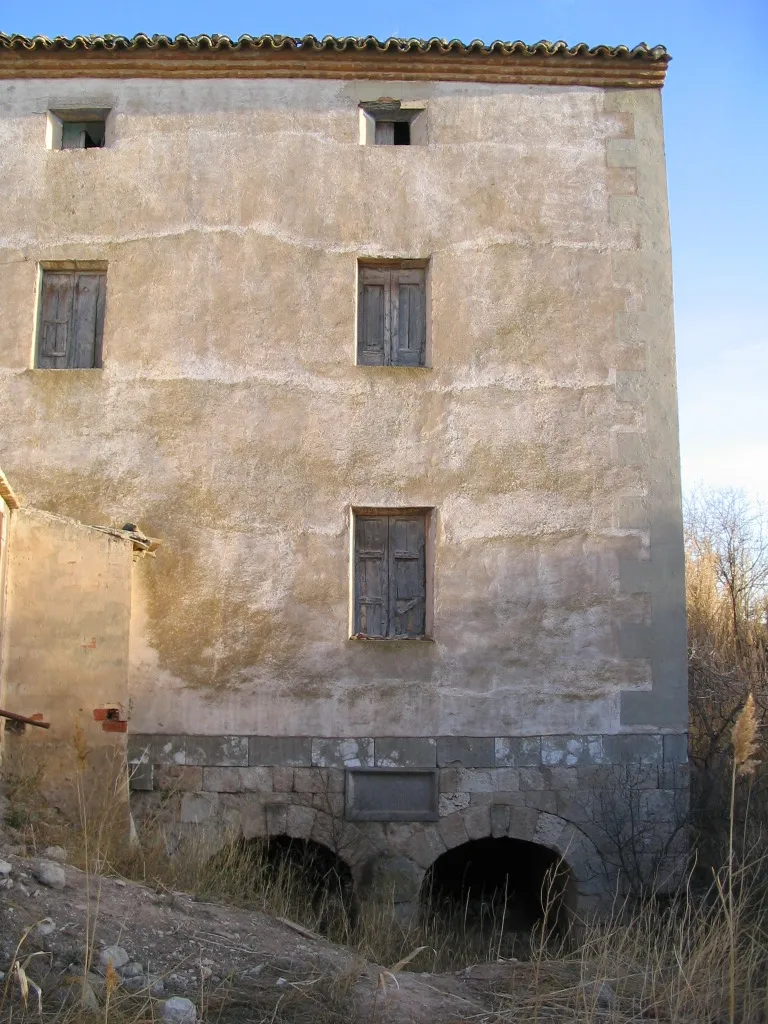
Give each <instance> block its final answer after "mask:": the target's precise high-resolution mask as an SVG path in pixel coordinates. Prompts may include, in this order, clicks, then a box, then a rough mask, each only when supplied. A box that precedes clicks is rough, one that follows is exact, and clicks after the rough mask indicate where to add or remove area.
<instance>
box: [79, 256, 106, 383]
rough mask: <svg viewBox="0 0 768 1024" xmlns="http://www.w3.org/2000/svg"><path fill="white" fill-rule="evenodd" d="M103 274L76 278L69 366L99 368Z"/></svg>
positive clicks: (102, 325)
mask: <svg viewBox="0 0 768 1024" xmlns="http://www.w3.org/2000/svg"><path fill="white" fill-rule="evenodd" d="M105 291H106V274H104V273H96V272H94V273H79V274H76V275H75V303H74V310H73V313H72V327H73V346H72V362H71V364H70V365H71V366H72V367H78V368H81V369H88V368H90V367H96V366H101V340H102V335H103V333H104V297H105Z"/></svg>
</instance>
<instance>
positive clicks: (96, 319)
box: [37, 270, 106, 370]
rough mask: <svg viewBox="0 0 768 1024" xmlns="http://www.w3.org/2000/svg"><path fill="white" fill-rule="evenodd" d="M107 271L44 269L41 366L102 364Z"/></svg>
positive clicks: (89, 365) (50, 367)
mask: <svg viewBox="0 0 768 1024" xmlns="http://www.w3.org/2000/svg"><path fill="white" fill-rule="evenodd" d="M105 293H106V274H105V273H104V272H103V271H79V272H78V271H58V270H45V271H43V282H42V297H41V305H40V327H39V330H38V345H37V366H39V367H41V368H42V369H50V370H64V369H90V368H92V367H96V366H100V365H101V341H102V335H103V333H104V299H105Z"/></svg>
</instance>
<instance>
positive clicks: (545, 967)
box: [0, 712, 768, 1024]
mask: <svg viewBox="0 0 768 1024" xmlns="http://www.w3.org/2000/svg"><path fill="white" fill-rule="evenodd" d="M754 733H755V730H754V728H753V723H752V724H750V721H749V713H748V712H747V713H746V716H745V717H744V719H743V720H742V721H741V723H740V726H739V728H737V729H736V730H735V733H734V736H733V741H734V745H735V748H736V749H735V755H736V756H735V758H734V760H733V764H734V767H735V769H738V768H739V766H741V765H742V764H743V765H746V764H748V763H751V761H752V759H753V756H754V742H755V739H754ZM75 749H76V757H77V759H78V761H79V762H80V765H81V772H80V777H81V778H82V777H84V776H85V766H86V764H87V758H88V754H87V751H86V750H85V749H84V748H83V746H82V743H81V740H77V738H76V743H75ZM15 764H16V768H15V771H16V775H15V776H14V777H13V778H12V779H11V785H10V786H8V785H7V786H6V792H7V794H8V796H9V801H10V813H11V822H12V824H13V825H14V826H15V828H16V831H17V833H18V834H19V836H20V837H21V838H23V840H24V841H25V842H26V843H27V844H29V845H30V846H31V847H32V848H33V849H35V848H37V849H39V848H40V847H42V846H45V845H48V844H50V843H53V842H55V843H57V844H60V845H63V846H65V847H66V848H67V849H68V851H69V852H70V857H71V860H72V862H73V863H76V864H79V865H80V866H83V867H89V868H90V874H91V876H92V877H93V876H98V873H99V872H101V873H105V874H117V875H120V876H122V877H124V878H133V879H136V880H138V881H141V882H144V883H150V884H153V885H155V886H157V887H158V888H162V889H165V890H166V891H167V890H170V891H174V890H181V891H185V892H189V893H192V894H194V895H195V896H197V897H199V898H201V899H205V900H210V901H216V902H220V903H224V904H233V905H237V906H240V907H252V908H254V909H259V910H263V911H266V912H267V913H268V914H270V915H272V916H273V917H276V918H283V919H288V920H290V921H293V922H297V923H299V924H300V925H302V926H303V927H305V928H307V929H309V930H310V931H312V932H319V933H322V934H324V935H326V936H327V937H328V938H329V939H331V940H332V941H333V942H336V943H338V944H339V945H341V946H344V947H346V948H347V949H348V950H350V951H352V952H353V953H354V955H355V956H358V957H360V958H361V960H364V961H368V962H373V963H376V964H380V965H384V967H385V968H386V969H387V970H386V971H384V972H383V973H382V975H381V977H382V979H383V982H382V984H383V985H384V986H387V985H389V986H392V985H393V984H397V979H396V976H397V975H398V974H399V973H401V972H402V971H404V970H408V971H416V972H431V973H433V974H438V973H440V972H455V971H462V970H464V969H465V968H467V967H470V966H471V965H484V966H481V967H479V968H477V969H475V970H472V971H470V972H469V974H468V975H467V977H466V981H465V982H463V984H464V986H465V987H464V988H463V989H462V992H464V991H465V992H466V994H467V996H468V997H471V1000H472V1002H473V1004H474V1005H475V1006H477V1004H478V1003H479V1004H481V1005H482V1006H484V1007H485V1010H484V1012H483V1014H482V1015H478V1013H477V1012H476V1011H473V1012H472V1013H471V1014H470V1015H469V1016H467V1015H466V1014H464V1015H463V1016H462V1014H463V1013H464V1011H463V1009H462V1006H463V1005H464V1004H463V1003H462V1001H461V998H458V997H457V998H456V1001H455V1003H454V1004H453V1008H452V1009H451V1008H450V1007H451V1003H450V997H449V995H448V994H446V996H445V999H446V1004H445V1005H446V1015H445V1017H444V1018H442V1019H443V1020H444V1021H449V1020H450V1021H451V1022H453V1024H459V1022H460V1021H470V1020H473V1021H476V1022H477V1024H480V1022H481V1021H485V1022H487V1024H493V1022H495V1024H523V1022H525V1024H529V1022H534V1024H549V1022H552V1024H554V1022H563V1024H569V1022H574V1024H576V1022H578V1024H598V1022H600V1024H639V1022H641V1021H647V1020H661V1021H668V1022H670V1024H725V1022H726V1021H731V1022H735V1021H739V1022H740V1024H765V1022H767V1021H768V980H767V979H768V913H766V910H767V909H768V908H767V907H766V900H765V895H764V894H765V887H764V883H763V877H764V876H765V869H766V868H767V867H768V860H762V859H761V858H760V857H759V856H756V855H755V854H754V853H753V855H752V857H751V859H748V858H744V857H742V858H741V859H740V860H739V861H738V863H737V861H736V859H735V858H730V859H729V861H728V862H727V863H726V865H725V866H724V868H723V871H722V873H721V875H720V876H719V877H718V879H717V880H716V883H715V884H713V886H712V888H711V890H710V891H709V892H707V893H701V892H699V893H696V894H694V893H693V892H692V891H691V890H690V889H689V890H686V891H684V892H683V893H681V894H680V896H679V898H678V899H677V900H676V901H675V902H674V903H673V904H672V906H668V907H666V908H661V907H660V906H659V905H657V904H655V903H653V902H649V903H647V904H646V905H645V906H644V907H642V908H640V909H630V908H628V907H625V908H619V909H618V910H617V911H616V913H615V914H614V915H613V917H612V918H611V919H610V920H608V921H602V922H596V921H594V922H582V923H581V924H582V927H581V928H580V929H579V930H578V931H572V932H571V933H570V934H569V935H566V936H560V937H558V935H557V933H556V932H555V931H554V930H551V929H547V928H546V926H545V927H541V928H539V929H537V930H534V933H533V934H532V935H528V934H522V935H521V934H519V933H516V932H515V931H514V930H513V929H511V928H510V927H509V926H508V923H507V921H506V919H505V916H504V912H503V903H502V902H501V901H499V902H498V903H496V904H494V902H493V901H491V903H490V904H489V905H488V907H487V913H486V917H485V920H484V921H483V922H482V924H481V925H479V924H478V923H477V922H476V921H474V920H472V919H471V917H470V915H469V913H468V908H467V907H461V906H456V905H453V906H449V907H447V908H446V909H445V910H444V911H441V912H440V913H439V914H424V915H422V917H421V919H417V920H410V921H403V920H402V919H401V918H400V916H399V914H398V908H397V907H395V906H394V905H393V904H392V903H378V904H366V905H365V906H362V907H360V906H357V905H356V904H355V902H354V899H353V898H352V894H351V890H350V887H349V884H348V881H347V880H346V879H345V878H344V877H343V875H341V874H338V873H334V872H330V873H329V872H328V871H327V864H319V865H318V863H317V861H316V860H314V859H313V858H312V857H311V856H305V857H304V858H303V859H302V857H298V858H296V857H285V858H282V859H277V860H275V858H274V857H273V856H272V855H271V854H270V851H269V849H268V848H267V847H266V846H265V845H263V844H261V845H260V844H255V845H250V846H248V845H246V844H243V843H242V842H239V841H237V840H236V839H235V837H232V839H231V841H229V842H226V843H225V844H224V846H223V847H221V848H220V849H218V850H217V851H215V854H214V851H213V849H212V848H211V847H210V846H209V845H208V844H207V843H206V842H205V840H202V839H200V840H191V841H188V842H186V843H183V844H182V845H181V846H179V847H176V848H174V852H173V856H171V854H170V852H169V845H168V840H167V837H166V835H165V833H164V831H163V828H162V826H161V824H160V822H159V821H149V822H147V823H146V827H145V828H144V829H143V831H142V833H141V834H140V836H139V840H140V841H139V843H137V844H131V843H130V842H127V841H126V827H125V816H124V811H125V805H124V803H122V802H121V801H120V800H119V799H116V800H113V806H114V807H115V811H114V815H113V817H112V818H110V817H109V815H106V816H102V817H100V818H99V819H98V824H97V825H96V826H95V827H94V826H92V824H91V819H90V818H89V813H88V800H87V798H86V793H85V790H84V789H83V788H82V784H79V785H80V789H79V791H78V803H79V806H80V811H81V817H80V821H79V822H77V823H75V824H71V823H67V822H65V821H64V820H63V819H62V818H61V817H60V816H56V815H52V816H51V815H49V814H48V813H47V812H46V811H45V807H44V802H43V801H42V800H41V797H40V793H39V790H38V783H39V773H37V774H31V775H29V776H27V777H26V778H25V777H22V775H21V774H20V772H19V768H18V763H17V762H15ZM110 793H111V795H112V797H113V798H114V796H115V793H114V792H113V791H110ZM118 795H119V794H118ZM89 885H90V889H89V892H88V896H87V901H88V905H89V907H90V908H91V912H92V915H93V916H92V918H91V919H90V921H89V924H88V926H87V928H86V933H85V934H84V935H83V944H84V955H83V961H84V963H85V964H86V965H87V964H88V963H89V962H90V961H91V959H92V952H93V949H92V946H93V936H94V933H95V928H94V924H95V919H96V917H97V916H98V913H99V899H100V892H99V884H98V880H96V881H90V882H89ZM723 897H724V898H723ZM551 919H554V914H553V915H552V918H551ZM20 939H21V941H20V943H19V948H18V953H17V955H16V956H15V957H14V963H15V966H14V964H7V965H0V968H1V969H3V970H5V971H6V979H5V982H4V988H0V1020H2V1021H8V1022H11V1021H18V1022H19V1024H25V1022H29V1021H31V1020H32V1019H33V1018H34V1019H35V1020H40V1019H41V1018H40V1015H39V1013H38V1005H37V996H36V992H35V990H34V987H33V986H31V985H27V988H26V992H25V994H26V1006H25V1005H24V1001H23V1000H22V998H21V996H22V994H23V993H24V979H25V978H26V979H27V981H30V980H34V973H35V972H34V968H35V962H34V961H30V960H29V953H28V952H27V943H26V940H25V939H24V937H23V936H20ZM354 980H355V978H354V972H353V974H350V975H349V976H346V975H344V974H343V973H342V974H341V975H339V974H335V975H333V976H331V975H323V974H317V973H312V972H311V971H308V974H307V977H306V978H302V979H301V980H300V981H296V980H295V979H294V980H292V982H291V983H290V984H286V985H285V986H283V987H282V988H276V986H275V984H274V981H271V982H270V983H269V984H262V985H259V984H258V983H253V984H248V983H244V982H242V981H240V982H238V983H237V984H233V983H231V982H227V983H225V984H223V985H220V986H218V987H216V988H215V989H213V990H212V991H208V990H206V989H205V988H204V987H203V988H201V991H200V993H199V995H198V997H197V998H196V1002H197V1004H198V1007H200V1008H201V1010H202V1015H203V1016H204V1018H205V1019H206V1020H207V1021H208V1022H210V1024H213V1022H214V1021H215V1022H219V1021H221V1022H222V1024H224V1022H237V1024H239V1022H245V1021H248V1022H249V1024H250V1022H253V1024H262V1022H263V1024H266V1022H270V1024H341V1022H342V1021H344V1022H348V1021H352V1020H353V1019H359V1020H362V1018H360V1017H356V1018H352V1017H351V1016H350V1012H351V1011H350V1005H351V1004H350V1001H349V992H350V989H351V986H352V985H353V983H354ZM113 981H114V979H113ZM425 984H426V982H425ZM435 984H437V980H436V981H435ZM156 1013H157V1009H156V1004H155V1003H154V1002H153V1001H152V1000H148V999H145V998H138V997H136V996H126V995H125V994H123V993H122V992H121V990H120V989H119V988H117V987H116V986H115V985H114V984H113V985H112V988H111V991H110V992H109V998H108V999H106V1000H103V1001H102V1005H101V1008H100V1009H99V1011H98V1012H90V1013H89V1012H87V1011H84V1010H82V1009H81V1008H80V1007H79V1006H78V1005H77V1000H75V1005H73V1006H68V1007H63V1008H58V1009H55V1010H51V1009H50V1008H49V1007H48V1006H47V1005H46V1004H44V1006H43V1015H42V1016H43V1018H44V1019H45V1020H46V1021H57V1022H58V1021H61V1022H62V1024H75V1022H76V1021H82V1022H83V1024H85V1022H91V1024H93V1022H95V1021H96V1020H101V1021H104V1024H140V1022H144V1021H151V1020H153V1019H154V1016H155V1015H156ZM402 1020H403V1022H404V1024H405V1022H406V1021H408V1020H409V1017H408V1016H407V1015H404V1016H403V1017H402ZM370 1024H376V1017H375V1014H374V1016H372V1017H371V1018H370ZM435 1024H438V1018H435Z"/></svg>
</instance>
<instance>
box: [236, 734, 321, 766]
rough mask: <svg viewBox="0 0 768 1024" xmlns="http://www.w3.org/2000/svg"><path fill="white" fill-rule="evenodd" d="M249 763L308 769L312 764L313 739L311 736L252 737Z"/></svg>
mask: <svg viewBox="0 0 768 1024" xmlns="http://www.w3.org/2000/svg"><path fill="white" fill-rule="evenodd" d="M248 763H249V764H253V765H286V766H288V767H296V768H303V767H307V768H308V767H309V766H310V765H311V764H312V739H311V737H309V736H251V737H250V738H249V740H248Z"/></svg>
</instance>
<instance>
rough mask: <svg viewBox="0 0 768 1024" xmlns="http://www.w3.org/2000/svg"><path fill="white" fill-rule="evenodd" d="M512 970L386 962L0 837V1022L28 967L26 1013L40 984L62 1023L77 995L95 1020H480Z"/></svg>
mask: <svg viewBox="0 0 768 1024" xmlns="http://www.w3.org/2000/svg"><path fill="white" fill-rule="evenodd" d="M89 936H90V939H89ZM33 954H35V955H33ZM14 963H15V964H18V965H20V966H21V968H22V970H21V974H20V973H19V971H18V969H16V970H14ZM514 966H515V965H512V964H486V965H480V966H478V967H476V968H470V969H468V970H465V971H462V972H460V973H458V974H451V975H422V974H416V973H410V972H408V971H407V970H404V969H398V968H397V967H396V966H393V965H389V967H390V969H389V970H387V969H385V968H384V967H382V966H378V965H375V964H370V963H367V962H365V961H363V960H361V959H360V958H359V957H357V956H356V955H355V953H354V952H353V951H350V950H349V949H346V948H343V947H339V946H335V945H333V944H331V943H329V942H327V941H325V940H324V939H323V938H321V937H320V936H318V935H315V934H313V933H312V932H309V931H307V930H306V929H304V928H302V927H300V926H298V925H296V924H293V923H292V922H287V921H281V920H276V919H273V918H270V917H268V916H266V915H264V914H261V913H255V912H253V911H246V910H241V909H236V908H233V907H226V906H221V905H216V904H211V903H203V902H200V901H197V900H195V899H193V898H192V897H190V896H188V895H185V894H183V893H177V892H171V891H169V890H166V889H162V888H152V887H149V886H143V885H139V884H136V883H134V882H126V881H123V880H119V879H114V878H106V877H100V876H95V875H90V876H88V875H86V874H85V873H84V872H82V871H80V870H78V869H76V868H74V867H71V866H69V865H67V864H66V854H65V853H64V851H63V850H61V849H60V848H57V847H53V848H48V849H47V850H43V851H40V853H39V854H36V855H32V853H31V851H28V850H26V849H24V848H21V847H18V846H15V847H14V846H9V845H6V846H2V845H0V970H2V971H3V972H4V981H3V984H4V986H5V996H4V1006H3V1007H2V1010H0V1018H2V1017H5V1018H6V1019H8V1017H9V1016H10V1013H11V1010H13V1016H14V1018H15V1019H18V1016H19V1010H20V1009H23V1007H20V1006H19V1004H20V1001H21V995H20V993H21V989H22V987H23V981H24V976H25V975H26V976H28V978H29V980H30V982H32V983H33V984H31V985H30V988H29V993H28V996H27V1012H28V1013H29V1016H30V1018H31V1017H32V1016H35V1017H37V1015H38V996H37V987H39V990H40V1000H41V1005H42V1008H43V1011H44V1014H47V1013H49V1012H50V1013H52V1014H57V1015H58V1016H59V1017H60V1018H62V1017H66V1016H67V1015H70V1016H71V1015H73V1014H74V1013H75V1012H76V1011H78V1012H79V1006H80V1004H81V1003H82V1004H83V1005H84V1006H85V1008H86V1010H89V1011H93V1012H94V1013H96V1012H98V1015H99V1018H100V1019H102V1020H107V1019H109V1020H121V1021H122V1020H131V1021H133V1020H135V1021H140V1020H141V1021H143V1020H151V1019H154V1020H160V1021H166V1022H168V1024H176V1022H180V1024H194V1021H195V1020H197V1021H200V1020H201V1019H204V1020H210V1021H214V1020H215V1021H217V1022H222V1024H228V1022H232V1024H239V1022H241V1021H243V1022H244V1021H249V1022H259V1021H270V1022H272V1024H280V1022H285V1024H288V1022H307V1024H309V1022H312V1024H315V1022H317V1024H321V1022H339V1024H341V1022H344V1024H350V1022H354V1021H365V1022H376V1024H385V1022H392V1024H396V1022H398V1024H399V1022H403V1024H405V1022H408V1024H421V1022H424V1024H449V1022H451V1024H457V1022H459V1021H465V1020H470V1019H471V1020H472V1021H475V1022H481V1021H489V1022H490V1021H497V1020H499V1019H500V1018H499V1016H498V1014H497V1013H496V1012H494V1003H495V999H494V995H493V993H494V990H495V989H497V988H499V987H501V988H504V989H508V988H509V980H510V978H509V974H510V971H511V970H513V969H514ZM83 979H85V983H84V982H83ZM507 998H508V997H507ZM496 1005H498V1003H496ZM38 1019H39V1018H38Z"/></svg>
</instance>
